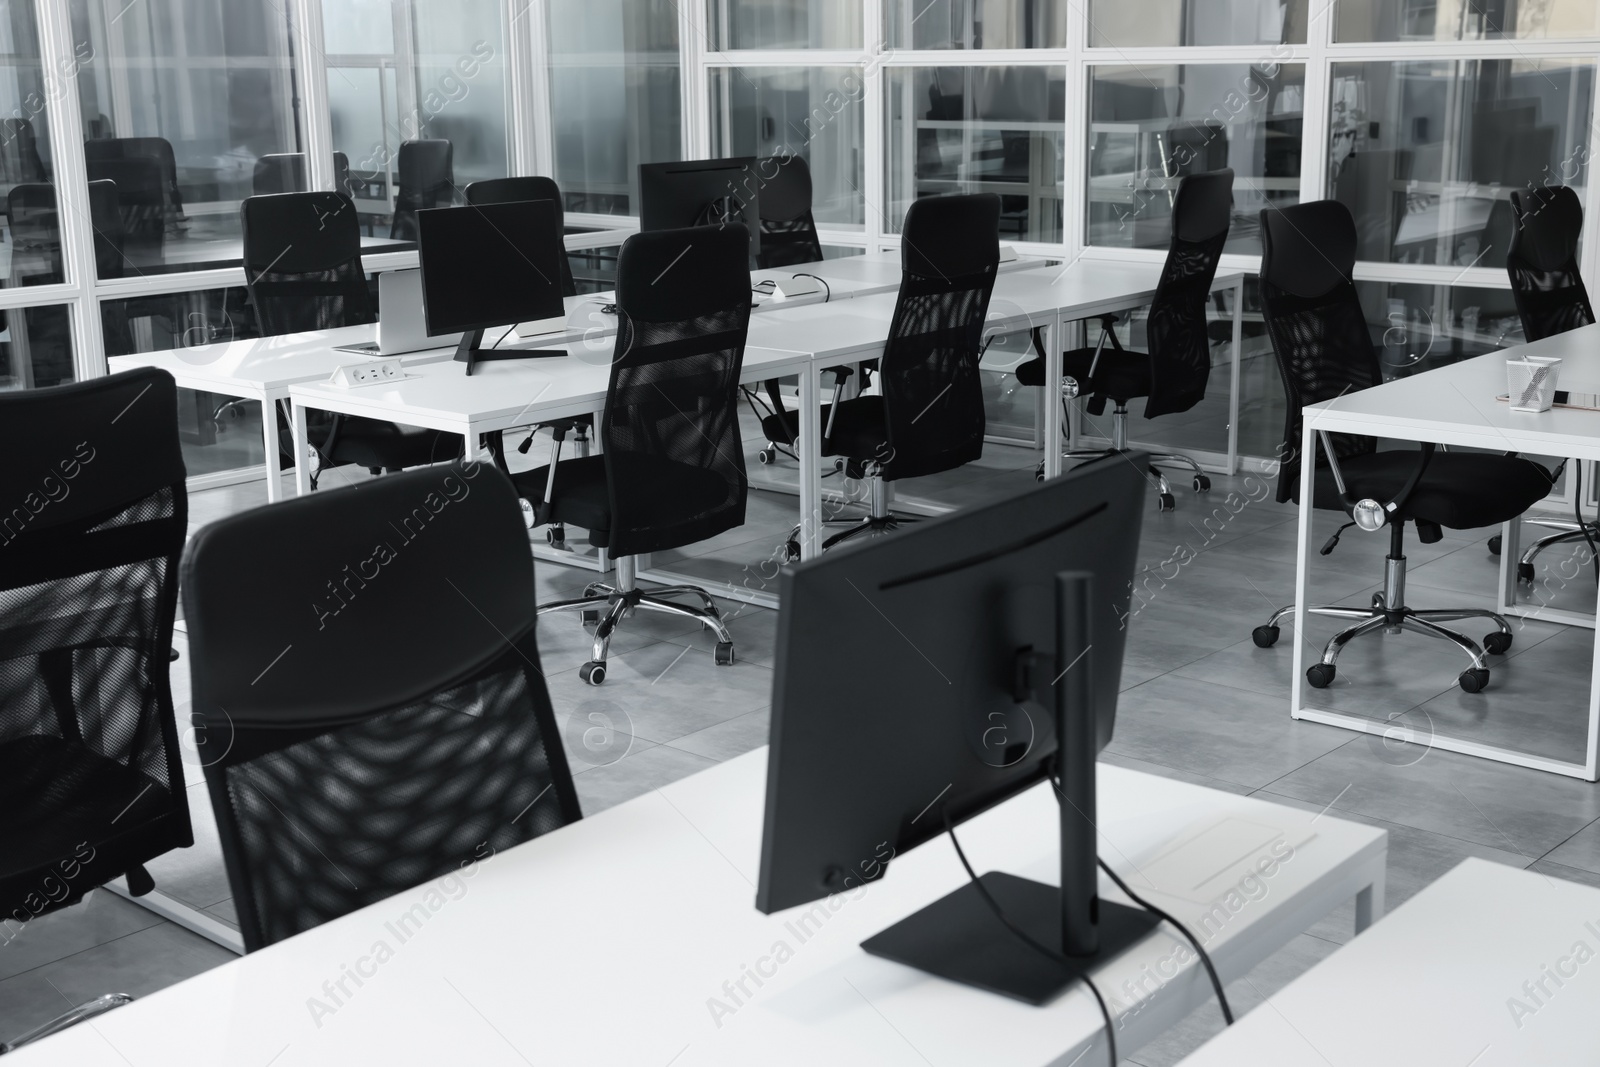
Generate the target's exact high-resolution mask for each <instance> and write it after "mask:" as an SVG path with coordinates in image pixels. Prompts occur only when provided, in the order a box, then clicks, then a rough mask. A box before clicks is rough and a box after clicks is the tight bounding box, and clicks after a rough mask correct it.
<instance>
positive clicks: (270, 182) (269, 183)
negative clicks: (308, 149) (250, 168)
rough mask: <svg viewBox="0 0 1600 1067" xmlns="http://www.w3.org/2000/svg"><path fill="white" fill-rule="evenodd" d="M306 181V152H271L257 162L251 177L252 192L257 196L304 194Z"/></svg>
mask: <svg viewBox="0 0 1600 1067" xmlns="http://www.w3.org/2000/svg"><path fill="white" fill-rule="evenodd" d="M308 184H309V183H308V182H307V181H306V156H305V153H304V152H269V153H268V154H267V155H264V156H262V157H261V158H260V159H258V160H256V169H255V173H254V174H252V175H251V176H250V190H251V192H253V193H255V195H257V196H263V195H266V194H270V193H303V192H305V191H306V187H307V185H308Z"/></svg>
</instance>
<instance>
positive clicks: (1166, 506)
mask: <svg viewBox="0 0 1600 1067" xmlns="http://www.w3.org/2000/svg"><path fill="white" fill-rule="evenodd" d="M1177 506H1178V502H1177V500H1175V499H1174V498H1173V496H1172V494H1171V493H1162V494H1161V495H1160V496H1158V497H1156V510H1157V511H1171V510H1172V509H1173V508H1175V507H1177Z"/></svg>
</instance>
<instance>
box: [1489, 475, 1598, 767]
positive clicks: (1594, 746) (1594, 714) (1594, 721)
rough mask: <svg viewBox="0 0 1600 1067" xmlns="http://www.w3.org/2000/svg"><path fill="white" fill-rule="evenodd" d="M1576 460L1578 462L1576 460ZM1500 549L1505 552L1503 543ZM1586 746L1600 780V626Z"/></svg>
mask: <svg viewBox="0 0 1600 1067" xmlns="http://www.w3.org/2000/svg"><path fill="white" fill-rule="evenodd" d="M1574 462H1578V461H1576V460H1574ZM1500 551H1501V552H1502V553H1504V552H1505V547H1504V545H1503V544H1502V546H1501V549H1500ZM1506 558H1507V557H1505V556H1504V555H1502V556H1501V563H1500V565H1501V566H1502V567H1504V566H1505V565H1506V563H1505V560H1506ZM1595 612H1596V618H1600V589H1596V590H1595ZM1588 742H1589V743H1588V744H1587V745H1586V746H1584V753H1583V760H1584V778H1585V779H1586V780H1588V781H1591V782H1594V781H1600V626H1596V627H1595V631H1594V661H1593V663H1592V664H1591V665H1590V667H1589V738H1588Z"/></svg>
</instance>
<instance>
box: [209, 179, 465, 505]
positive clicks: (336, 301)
mask: <svg viewBox="0 0 1600 1067" xmlns="http://www.w3.org/2000/svg"><path fill="white" fill-rule="evenodd" d="M239 217H240V223H241V226H242V228H243V231H244V275H245V282H246V284H247V285H248V287H249V290H250V303H251V305H252V307H253V308H254V309H255V317H256V326H257V329H259V331H260V333H261V336H262V337H272V336H276V335H278V334H285V333H305V332H309V331H312V330H327V329H332V328H334V327H337V326H355V325H358V324H361V323H367V322H372V321H374V318H375V317H374V315H373V313H372V306H371V303H370V298H369V294H368V290H367V279H366V275H365V273H364V272H363V271H362V268H361V227H360V224H359V223H358V222H357V220H356V209H355V205H354V204H353V203H352V202H351V201H350V198H349V197H347V196H343V195H341V194H339V193H328V192H316V193H277V194H274V195H271V196H252V197H247V198H246V199H245V201H244V203H243V204H241V205H240V206H239ZM280 418H281V413H280ZM280 428H281V429H283V431H284V433H283V437H282V440H283V441H284V447H285V449H290V448H293V447H294V445H293V441H294V438H293V435H292V434H290V433H288V430H287V424H286V423H281V424H280ZM309 429H310V434H311V439H312V442H313V443H315V444H316V448H317V454H318V458H319V460H320V463H319V467H318V473H319V474H320V473H321V471H322V470H323V469H326V468H328V467H338V466H342V465H344V464H347V463H354V464H356V465H357V466H361V467H366V468H367V469H368V470H369V471H373V472H377V471H397V470H402V469H404V468H406V467H417V466H421V465H423V464H426V463H438V462H440V461H441V460H446V459H450V458H451V457H453V456H457V455H459V454H460V453H461V448H462V442H461V437H460V435H459V434H453V433H443V432H440V431H438V430H424V429H418V428H415V427H407V426H398V425H396V424H395V423H392V422H383V421H381V420H379V419H368V418H356V417H344V416H337V415H323V416H321V417H319V418H317V419H316V420H314V422H313V424H312V426H311V427H310V428H309ZM290 455H292V453H290Z"/></svg>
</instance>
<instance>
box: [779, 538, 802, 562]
mask: <svg viewBox="0 0 1600 1067" xmlns="http://www.w3.org/2000/svg"><path fill="white" fill-rule="evenodd" d="M783 558H784V560H785V561H787V562H789V563H798V562H799V561H800V542H799V541H786V542H784V545H783Z"/></svg>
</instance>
